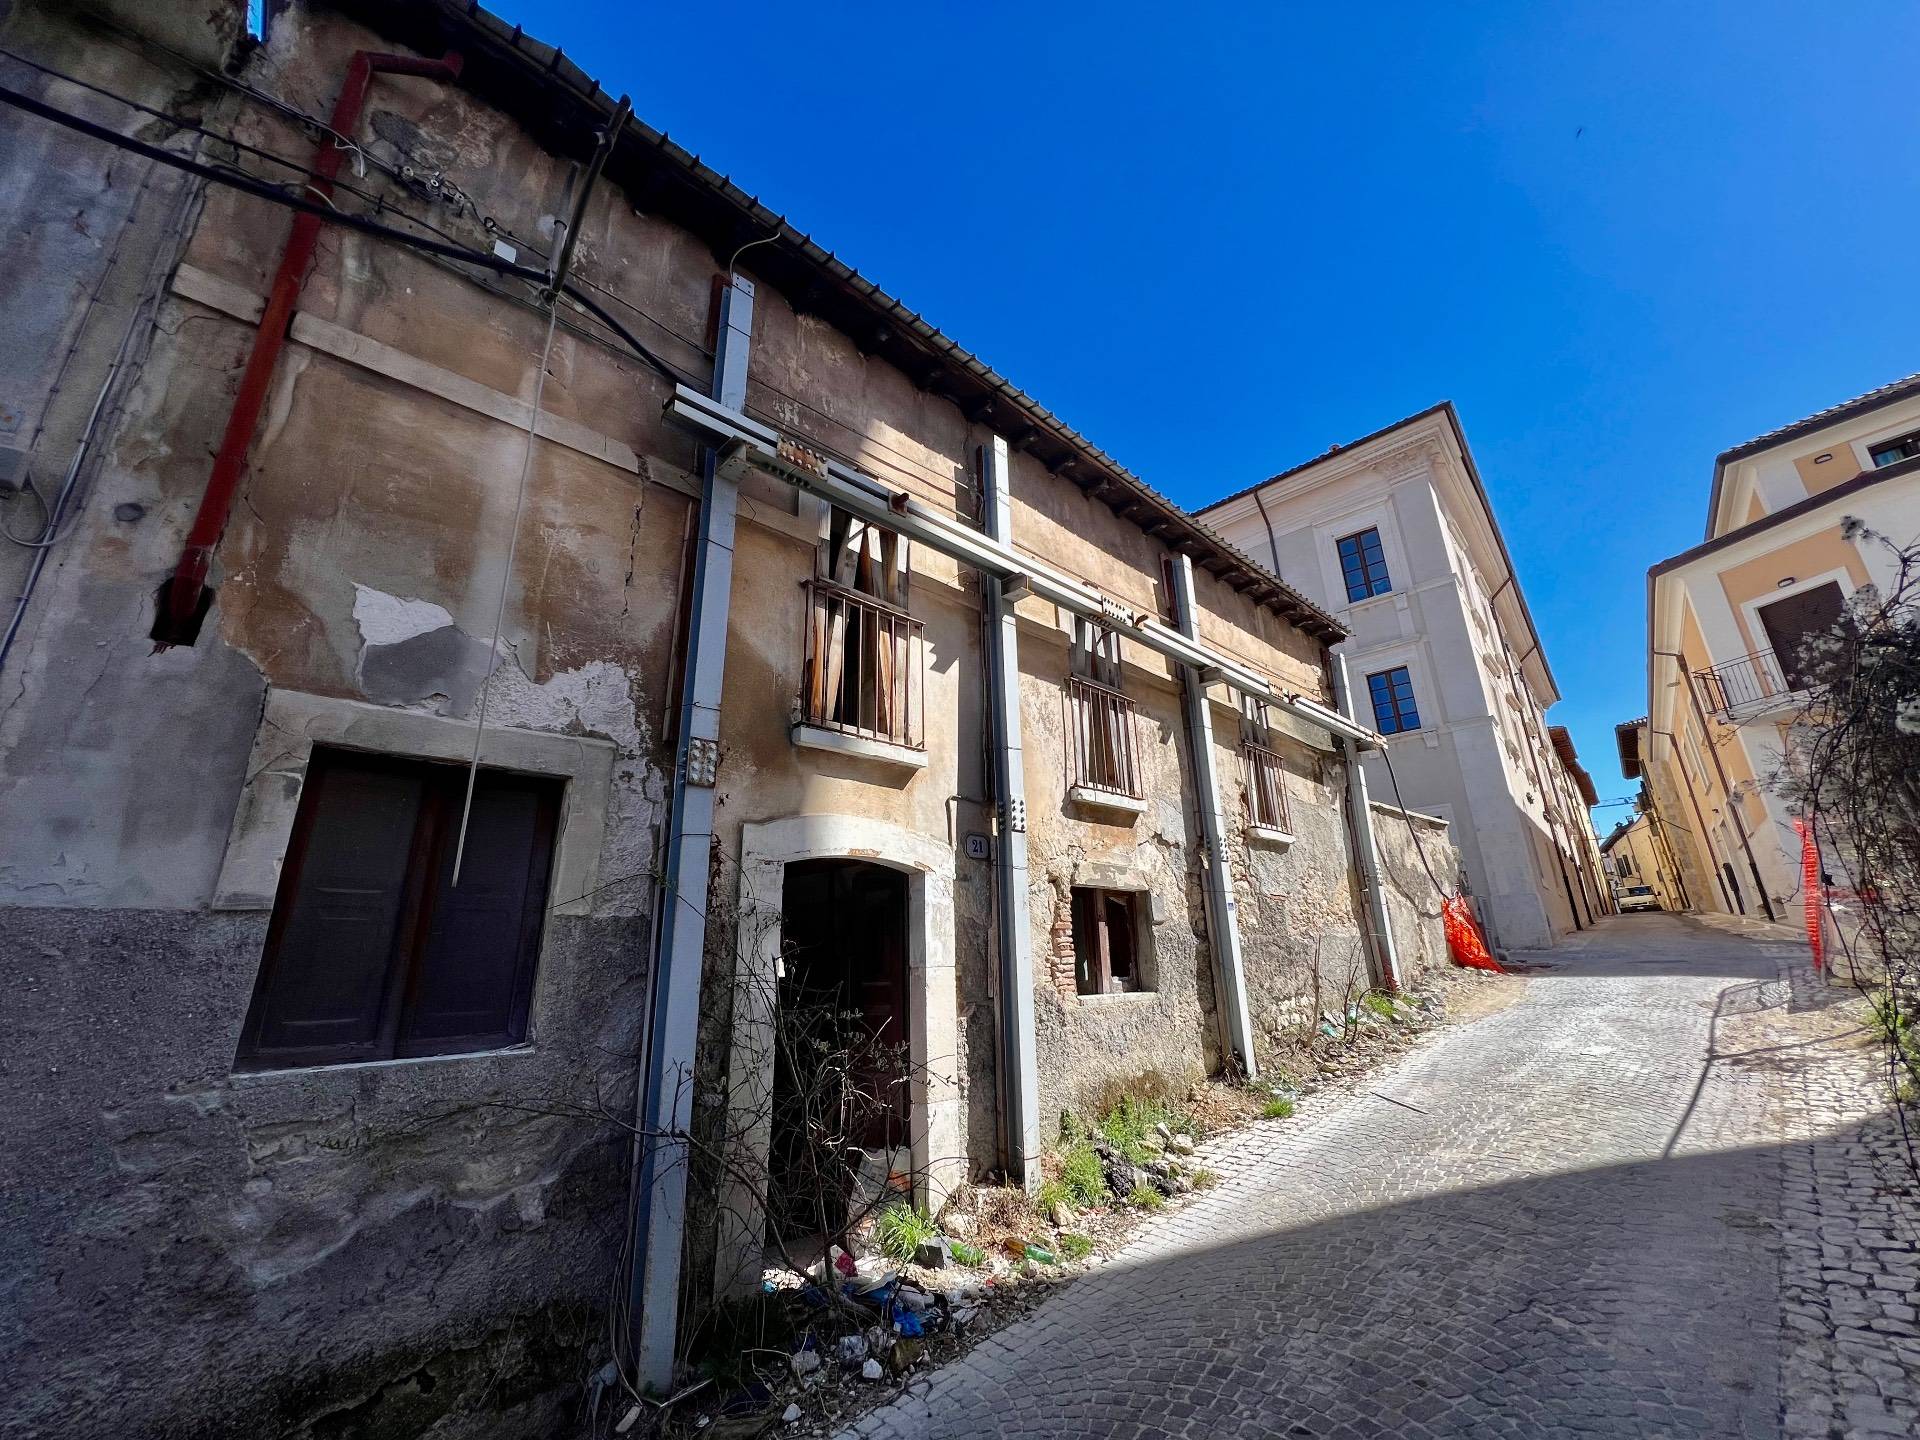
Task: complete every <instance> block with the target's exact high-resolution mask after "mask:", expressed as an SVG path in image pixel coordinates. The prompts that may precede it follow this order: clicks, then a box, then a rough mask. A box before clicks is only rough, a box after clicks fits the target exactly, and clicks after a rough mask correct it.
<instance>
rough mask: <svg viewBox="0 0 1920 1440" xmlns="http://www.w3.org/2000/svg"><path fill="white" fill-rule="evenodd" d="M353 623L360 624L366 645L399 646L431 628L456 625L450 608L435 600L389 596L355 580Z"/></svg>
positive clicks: (361, 637)
mask: <svg viewBox="0 0 1920 1440" xmlns="http://www.w3.org/2000/svg"><path fill="white" fill-rule="evenodd" d="M353 622H354V624H356V625H358V626H359V627H360V640H361V643H362V644H366V645H398V644H399V643H400V642H401V641H402V640H411V639H413V637H414V636H416V635H424V634H426V633H427V631H429V630H438V629H439V628H440V627H441V626H443V625H451V624H453V616H451V615H449V614H448V613H447V610H446V607H445V606H443V605H436V604H434V603H433V602H432V601H431V600H415V599H412V598H407V597H402V596H399V595H389V594H387V592H386V591H384V590H375V589H374V588H373V587H372V586H371V585H362V584H361V583H360V582H359V581H357V580H356V581H355V582H354V585H353Z"/></svg>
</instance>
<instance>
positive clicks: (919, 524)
mask: <svg viewBox="0 0 1920 1440" xmlns="http://www.w3.org/2000/svg"><path fill="white" fill-rule="evenodd" d="M665 413H666V416H667V418H668V419H669V420H672V421H674V422H675V423H677V424H680V425H683V426H685V427H686V428H687V429H689V430H691V431H693V432H694V433H695V434H698V435H701V436H703V437H705V438H706V439H707V440H708V441H709V442H710V443H713V444H732V445H734V446H737V449H736V450H735V451H734V452H733V453H734V455H735V458H736V460H737V462H738V463H740V464H743V465H751V466H754V467H757V468H759V469H761V470H765V471H766V472H767V473H768V474H770V475H773V476H776V477H777V478H779V479H782V480H785V481H786V482H787V483H788V484H790V485H796V486H798V487H799V488H800V489H802V490H805V491H807V492H808V493H809V494H813V495H818V496H819V497H820V498H822V499H823V500H826V501H828V502H830V503H831V504H834V505H837V506H839V507H840V508H841V509H842V510H845V511H847V512H848V513H849V514H851V515H856V516H858V517H859V518H860V519H862V520H868V521H871V522H872V523H873V524H875V525H884V526H885V527H886V528H888V529H889V530H892V531H894V532H895V533H896V534H900V535H904V536H906V537H908V538H909V539H911V540H912V541H913V542H914V543H915V544H917V545H924V546H926V547H927V548H928V549H930V550H932V551H934V552H935V553H936V554H940V555H945V556H947V557H948V558H949V559H952V560H957V561H959V562H960V563H961V564H963V565H967V566H970V567H971V568H973V569H975V570H978V571H980V572H981V573H982V574H983V575H990V576H994V577H997V578H999V579H1001V580H1012V579H1016V578H1017V579H1018V580H1019V581H1020V582H1021V584H1022V585H1023V586H1024V588H1025V591H1026V593H1028V594H1032V595H1037V596H1039V597H1040V598H1041V599H1042V600H1045V601H1047V602H1048V603H1049V604H1053V605H1058V606H1059V607H1060V608H1061V609H1063V610H1065V611H1067V612H1068V613H1069V614H1073V615H1079V616H1083V617H1085V618H1086V619H1089V620H1091V621H1093V622H1094V623H1095V624H1098V625H1102V626H1105V627H1106V628H1107V629H1109V630H1113V631H1117V632H1118V633H1119V634H1122V635H1125V636H1127V637H1128V638H1129V639H1132V640H1135V641H1138V642H1139V643H1140V644H1142V645H1144V646H1146V648H1147V649H1149V650H1152V651H1154V652H1155V653H1157V654H1160V655H1164V656H1166V657H1167V658H1169V659H1171V660H1173V661H1175V662H1176V663H1178V664H1181V665H1197V666H1199V667H1200V668H1201V669H1202V670H1204V671H1206V672H1207V673H1208V680H1209V682H1210V683H1211V682H1213V681H1216V680H1217V681H1224V682H1225V683H1226V684H1228V685H1231V686H1232V687H1233V688H1234V689H1236V690H1239V691H1241V692H1243V693H1245V694H1248V695H1252V696H1254V697H1255V698H1256V699H1260V700H1265V701H1266V702H1267V703H1268V704H1269V705H1273V706H1275V707H1277V708H1279V709H1281V710H1284V711H1286V712H1287V713H1288V714H1290V715H1293V716H1295V717H1297V718H1299V719H1301V720H1305V721H1306V722H1307V723H1308V724H1310V725H1317V726H1319V727H1320V728H1321V729H1323V730H1327V731H1330V732H1332V733H1333V734H1335V735H1339V736H1343V737H1345V738H1347V739H1351V740H1353V741H1354V742H1355V743H1357V744H1358V745H1360V746H1361V747H1362V748H1364V749H1373V748H1375V747H1377V746H1378V745H1379V744H1380V743H1381V742H1380V736H1379V734H1378V733H1377V732H1375V731H1372V730H1369V729H1368V728H1367V727H1366V726H1364V725H1360V724H1356V723H1355V722H1354V721H1353V720H1352V719H1351V718H1349V717H1348V716H1346V715H1342V714H1340V713H1338V712H1337V711H1335V710H1333V709H1331V708H1329V707H1328V706H1326V705H1323V704H1321V703H1320V702H1319V701H1317V700H1315V699H1313V698H1311V697H1310V696H1306V695H1299V694H1296V693H1294V692H1293V691H1290V690H1282V689H1280V688H1279V687H1278V686H1277V685H1275V684H1274V683H1273V682H1272V681H1270V680H1269V679H1267V678H1266V677H1265V676H1264V675H1262V674H1260V673H1259V672H1258V671H1256V670H1252V669H1249V668H1248V667H1247V666H1246V665H1244V664H1242V663H1241V662H1240V661H1238V660H1236V659H1234V658H1233V657H1232V656H1230V655H1226V654H1224V653H1222V652H1220V651H1217V650H1214V649H1213V648H1211V647H1210V646H1207V645H1205V644H1203V643H1201V642H1200V641H1198V640H1191V639H1189V638H1188V637H1186V636H1185V635H1182V634H1181V633H1180V632H1179V631H1178V630H1176V629H1173V628H1172V627H1170V626H1167V625H1165V624H1162V623H1161V622H1160V621H1159V620H1157V619H1155V618H1154V617H1153V616H1151V615H1149V614H1147V613H1145V612H1144V611H1131V610H1128V609H1127V608H1126V607H1124V606H1122V605H1120V604H1118V603H1116V602H1115V601H1113V600H1111V599H1108V598H1107V597H1106V596H1103V595H1102V594H1101V593H1100V592H1099V591H1098V590H1095V589H1094V588H1093V587H1092V586H1091V585H1088V584H1087V583H1086V582H1085V581H1082V580H1079V579H1076V578H1074V577H1073V576H1071V575H1068V574H1066V573H1065V572H1063V571H1060V570H1056V569H1054V568H1053V567H1052V566H1051V565H1048V564H1047V563H1046V562H1045V561H1044V560H1041V559H1040V558H1039V557H1038V556H1034V555H1029V554H1027V553H1025V552H1024V551H1016V550H1015V549H1014V548H1013V547H1012V546H1011V545H1007V544H1003V543H1001V542H1000V541H997V540H995V539H994V538H993V537H991V536H989V535H983V534H982V533H981V532H980V531H978V530H976V529H974V528H973V527H972V526H970V525H967V524H966V523H965V522H963V521H960V520H957V519H955V518H954V517H953V516H951V515H943V514H941V513H940V512H939V511H937V510H932V509H929V508H928V507H927V506H926V505H923V504H922V503H921V502H919V501H918V500H914V499H912V498H911V497H909V496H908V495H906V494H905V493H903V492H900V491H896V490H892V489H889V488H888V487H887V486H885V485H883V484H882V483H881V482H880V481H878V480H876V479H874V478H873V477H872V476H871V475H867V474H864V473H862V472H861V471H859V470H857V469H855V468H854V467H853V466H851V465H848V464H846V463H845V462H843V461H840V460H836V459H835V458H834V457H832V456H831V455H822V454H819V453H816V452H814V451H812V450H809V449H808V448H807V446H806V445H805V444H804V443H801V442H796V441H792V440H789V439H787V438H786V437H784V436H782V435H781V434H780V433H779V432H778V431H776V430H774V429H772V428H770V427H769V426H766V425H762V424H761V423H760V422H759V421H757V420H752V419H749V418H748V417H747V416H745V415H743V414H741V413H740V412H739V411H738V410H737V409H734V408H732V407H730V406H726V405H716V404H715V403H714V402H713V401H712V400H711V399H709V398H708V397H707V396H704V395H702V394H701V393H700V392H699V391H697V390H694V389H691V388H689V387H688V386H685V385H680V386H676V387H675V389H674V393H673V395H672V396H671V397H670V398H669V399H668V401H667V403H666V406H665Z"/></svg>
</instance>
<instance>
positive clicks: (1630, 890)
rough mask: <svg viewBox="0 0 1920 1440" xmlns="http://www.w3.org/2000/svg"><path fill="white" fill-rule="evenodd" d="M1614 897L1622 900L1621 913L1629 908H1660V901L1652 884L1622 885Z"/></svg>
mask: <svg viewBox="0 0 1920 1440" xmlns="http://www.w3.org/2000/svg"><path fill="white" fill-rule="evenodd" d="M1614 898H1615V899H1616V900H1618V901H1619V902H1620V913H1621V914H1623V915H1624V914H1625V913H1626V912H1627V911H1629V910H1658V909H1659V908H1660V901H1659V898H1658V897H1657V896H1655V895H1654V893H1653V887H1652V886H1651V885H1622V886H1621V887H1620V888H1619V890H1618V891H1616V892H1615V894H1614Z"/></svg>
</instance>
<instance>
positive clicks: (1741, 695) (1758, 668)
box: [1693, 650, 1794, 721]
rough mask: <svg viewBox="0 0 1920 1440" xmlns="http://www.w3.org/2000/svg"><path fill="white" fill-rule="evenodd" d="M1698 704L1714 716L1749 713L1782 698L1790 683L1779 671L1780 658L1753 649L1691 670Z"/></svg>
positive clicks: (1730, 717) (1729, 717) (1788, 692)
mask: <svg viewBox="0 0 1920 1440" xmlns="http://www.w3.org/2000/svg"><path fill="white" fill-rule="evenodd" d="M1693 682H1694V684H1695V685H1696V686H1698V687H1699V688H1698V692H1697V693H1698V694H1699V696H1700V705H1701V708H1703V709H1704V710H1706V712H1707V713H1708V714H1710V715H1712V716H1714V717H1715V718H1716V719H1719V720H1727V721H1730V720H1733V719H1736V718H1738V717H1739V716H1742V715H1751V714H1753V713H1755V712H1757V711H1760V710H1764V709H1766V708H1767V707H1768V706H1770V705H1774V704H1778V703H1781V702H1783V701H1785V700H1786V698H1787V697H1788V696H1789V695H1791V694H1792V693H1793V689H1794V687H1793V686H1791V685H1789V684H1788V683H1787V680H1786V677H1785V676H1784V675H1782V674H1781V673H1780V662H1779V661H1778V660H1776V659H1775V658H1774V654H1773V652H1772V651H1771V650H1756V651H1755V652H1754V653H1753V654H1751V655H1742V656H1741V657H1740V658H1739V659H1738V660H1729V661H1727V662H1726V663H1725V664H1723V665H1710V666H1708V667H1707V668H1706V669H1705V670H1696V671H1694V672H1693Z"/></svg>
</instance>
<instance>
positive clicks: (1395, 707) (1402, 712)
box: [1367, 665, 1420, 735]
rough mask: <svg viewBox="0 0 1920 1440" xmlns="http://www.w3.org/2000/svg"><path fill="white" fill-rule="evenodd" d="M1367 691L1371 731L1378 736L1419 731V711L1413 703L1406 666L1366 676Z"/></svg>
mask: <svg viewBox="0 0 1920 1440" xmlns="http://www.w3.org/2000/svg"><path fill="white" fill-rule="evenodd" d="M1367 691H1368V693H1369V694H1370V695H1371V696H1372V697H1373V726H1374V729H1376V730H1378V731H1379V732H1380V733H1381V734H1382V735H1398V734H1399V733H1400V732H1401V731H1402V730H1418V729H1419V728H1420V711H1419V709H1418V707H1416V706H1415V705H1414V703H1413V677H1412V676H1411V675H1409V674H1407V667H1406V666H1404V665H1396V666H1394V667H1393V669H1391V670H1382V671H1380V672H1379V673H1378V674H1377V675H1369V676H1367Z"/></svg>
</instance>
